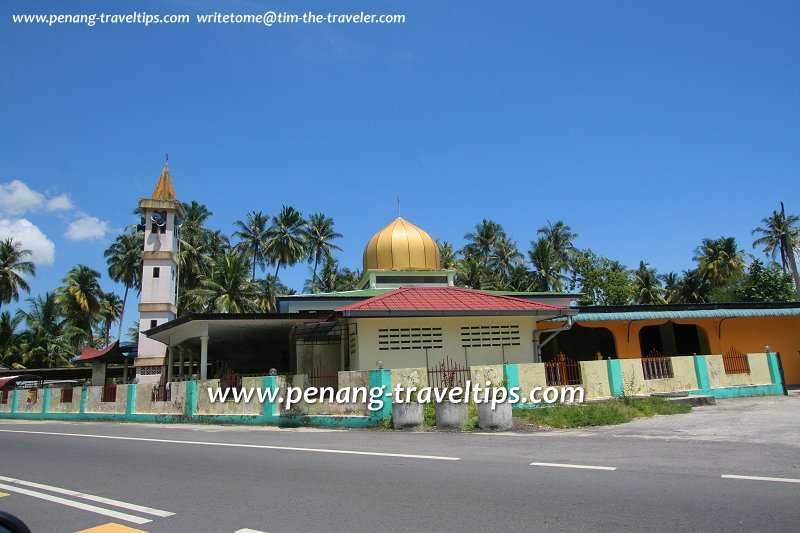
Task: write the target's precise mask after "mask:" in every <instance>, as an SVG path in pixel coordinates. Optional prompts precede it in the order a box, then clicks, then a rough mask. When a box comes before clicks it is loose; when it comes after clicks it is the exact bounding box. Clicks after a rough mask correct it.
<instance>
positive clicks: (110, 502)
mask: <svg viewBox="0 0 800 533" xmlns="http://www.w3.org/2000/svg"><path fill="white" fill-rule="evenodd" d="M0 481H6V482H8V483H14V484H16V485H23V486H26V487H32V488H34V489H42V490H46V491H49V492H55V493H58V494H64V495H65V496H72V497H74V498H81V499H83V500H89V501H93V502H97V503H105V504H106V505H113V506H114V507H120V508H122V509H128V510H129V511H138V512H140V513H145V514H151V515H154V516H160V517H162V518H165V517H167V516H172V515H174V514H175V513H170V512H169V511H162V510H161V509H153V508H152V507H145V506H144V505H136V504H134V503H128V502H121V501H119V500H112V499H111V498H104V497H102V496H95V495H93V494H85V493H83V492H78V491H76V490H70V489H62V488H61V487H53V486H52V485H45V484H43V483H34V482H33V481H25V480H23V479H15V478H13V477H5V476H0Z"/></svg>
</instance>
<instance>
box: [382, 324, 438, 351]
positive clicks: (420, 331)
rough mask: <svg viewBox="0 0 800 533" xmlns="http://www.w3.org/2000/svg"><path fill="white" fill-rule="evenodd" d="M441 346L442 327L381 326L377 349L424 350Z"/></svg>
mask: <svg viewBox="0 0 800 533" xmlns="http://www.w3.org/2000/svg"><path fill="white" fill-rule="evenodd" d="M441 347H442V328H382V329H379V330H378V349H379V350H424V349H426V348H441Z"/></svg>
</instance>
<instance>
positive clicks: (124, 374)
mask: <svg viewBox="0 0 800 533" xmlns="http://www.w3.org/2000/svg"><path fill="white" fill-rule="evenodd" d="M122 382H123V383H127V382H128V358H127V357H126V358H125V362H124V363H123V365H122Z"/></svg>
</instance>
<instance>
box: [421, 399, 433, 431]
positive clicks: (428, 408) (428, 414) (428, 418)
mask: <svg viewBox="0 0 800 533" xmlns="http://www.w3.org/2000/svg"><path fill="white" fill-rule="evenodd" d="M422 414H423V416H424V417H425V420H424V421H423V422H422V425H423V426H435V425H436V408H435V407H434V406H433V404H432V403H426V404H425V405H424V406H423V407H422Z"/></svg>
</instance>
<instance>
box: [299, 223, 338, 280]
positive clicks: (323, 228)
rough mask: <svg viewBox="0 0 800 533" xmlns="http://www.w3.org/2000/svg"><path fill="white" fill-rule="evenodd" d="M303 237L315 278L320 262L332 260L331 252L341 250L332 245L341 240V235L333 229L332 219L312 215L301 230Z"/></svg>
mask: <svg viewBox="0 0 800 533" xmlns="http://www.w3.org/2000/svg"><path fill="white" fill-rule="evenodd" d="M303 237H304V239H305V242H306V247H307V250H308V262H309V264H311V263H312V262H313V263H314V275H313V276H312V279H313V278H315V277H316V276H317V266H318V265H319V262H320V261H326V260H328V259H332V258H333V252H334V251H337V252H341V251H342V249H341V248H340V247H339V246H337V245H335V244H333V242H332V241H334V240H335V239H341V238H342V234H341V233H337V232H336V231H335V230H334V229H333V219H332V218H330V217H327V216H325V215H324V214H322V213H314V214H312V215H311V216H310V217H308V224H307V226H306V227H305V228H304V229H303Z"/></svg>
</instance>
